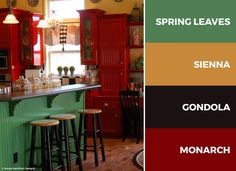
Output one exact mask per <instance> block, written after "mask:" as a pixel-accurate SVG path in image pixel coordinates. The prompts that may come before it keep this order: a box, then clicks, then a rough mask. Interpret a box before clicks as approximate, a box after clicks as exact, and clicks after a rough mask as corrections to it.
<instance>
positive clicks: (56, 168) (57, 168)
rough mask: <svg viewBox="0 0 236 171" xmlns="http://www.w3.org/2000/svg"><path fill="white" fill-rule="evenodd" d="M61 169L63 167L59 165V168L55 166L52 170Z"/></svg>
mask: <svg viewBox="0 0 236 171" xmlns="http://www.w3.org/2000/svg"><path fill="white" fill-rule="evenodd" d="M61 167H63V166H62V165H59V166H57V167H54V168H53V170H56V169H59V168H61Z"/></svg>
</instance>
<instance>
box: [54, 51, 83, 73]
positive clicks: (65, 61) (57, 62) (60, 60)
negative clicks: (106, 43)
mask: <svg viewBox="0 0 236 171" xmlns="http://www.w3.org/2000/svg"><path fill="white" fill-rule="evenodd" d="M49 63H50V68H49V73H54V74H58V71H57V67H58V66H62V67H64V66H67V67H70V66H74V67H75V72H74V74H75V75H81V74H84V71H85V66H84V65H81V63H80V53H79V52H62V53H58V52H55V53H54V52H51V53H50V58H49ZM63 74H64V73H63Z"/></svg>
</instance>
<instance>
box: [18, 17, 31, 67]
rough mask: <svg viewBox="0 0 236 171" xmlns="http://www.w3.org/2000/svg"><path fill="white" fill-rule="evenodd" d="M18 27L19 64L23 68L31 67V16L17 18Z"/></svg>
mask: <svg viewBox="0 0 236 171" xmlns="http://www.w3.org/2000/svg"><path fill="white" fill-rule="evenodd" d="M19 27H20V42H19V47H20V55H19V58H20V63H21V64H22V65H23V66H25V67H28V66H31V65H32V63H33V57H32V54H33V53H32V52H33V46H32V41H33V37H32V14H30V13H29V14H28V15H22V16H20V17H19Z"/></svg>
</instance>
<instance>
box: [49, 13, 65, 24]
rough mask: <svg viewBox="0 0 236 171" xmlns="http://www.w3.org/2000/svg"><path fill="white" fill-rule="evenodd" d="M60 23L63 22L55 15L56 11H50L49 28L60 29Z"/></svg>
mask: <svg viewBox="0 0 236 171" xmlns="http://www.w3.org/2000/svg"><path fill="white" fill-rule="evenodd" d="M62 21H63V20H62V19H61V18H60V17H59V16H58V15H57V14H56V11H55V10H52V11H51V14H50V17H49V19H48V24H49V25H50V27H52V28H58V27H60V25H61V23H62Z"/></svg>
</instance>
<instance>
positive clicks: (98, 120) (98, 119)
mask: <svg viewBox="0 0 236 171" xmlns="http://www.w3.org/2000/svg"><path fill="white" fill-rule="evenodd" d="M96 119H97V124H98V130H100V131H99V139H100V144H101V151H102V160H103V161H106V156H105V150H104V143H103V138H102V129H101V119H100V114H96Z"/></svg>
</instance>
